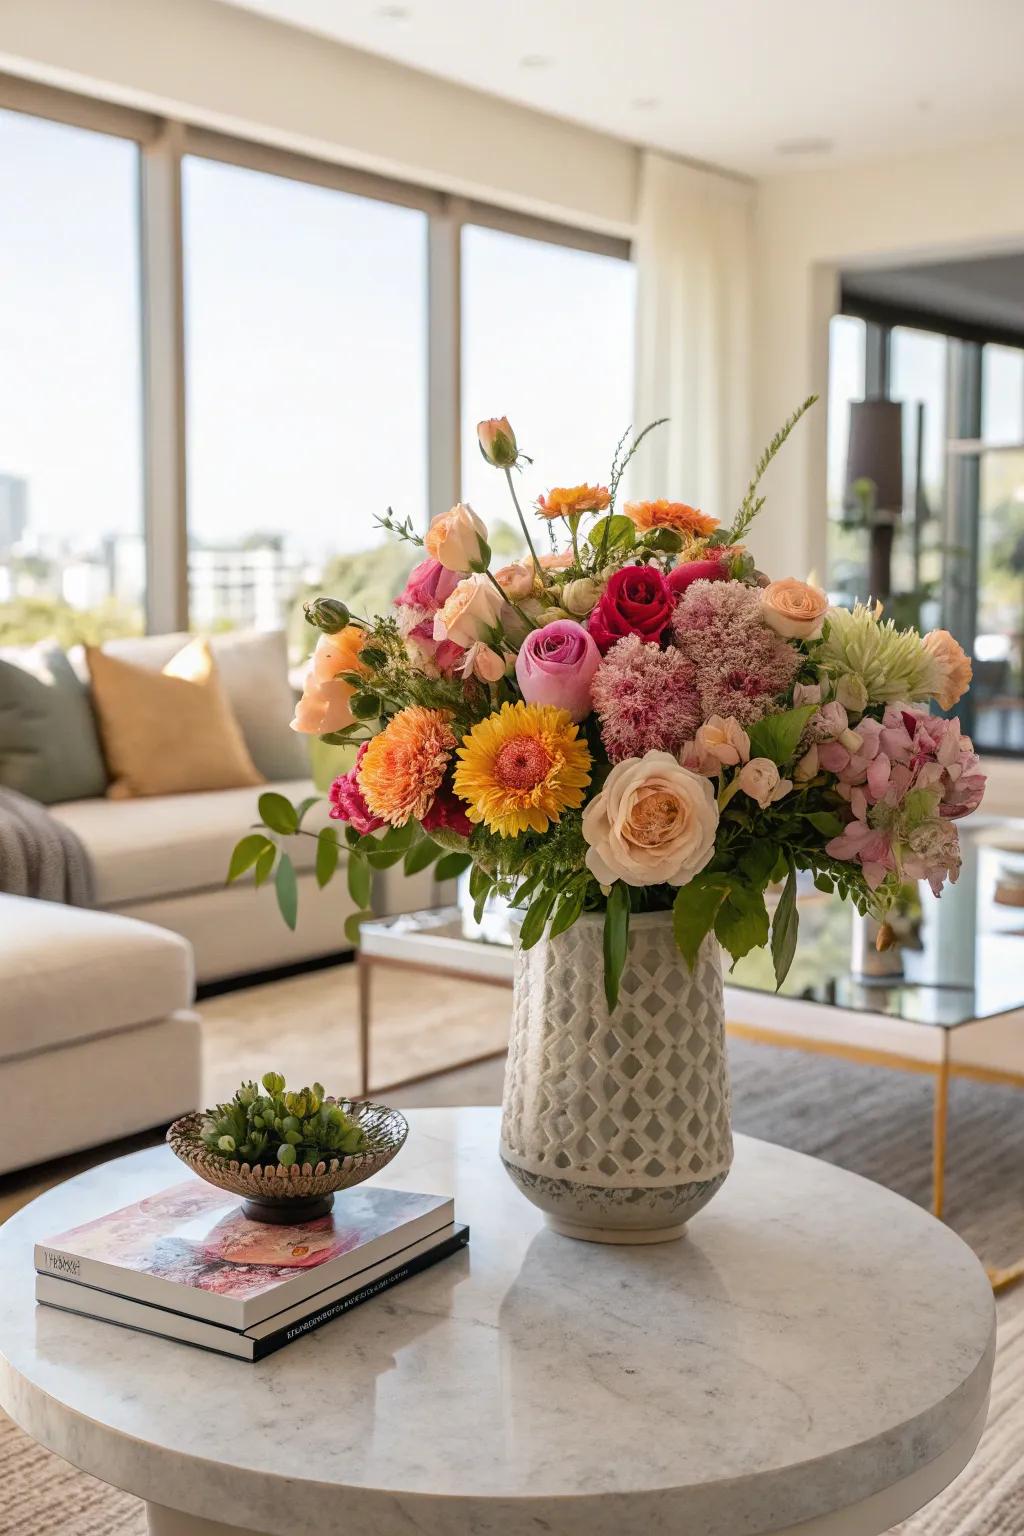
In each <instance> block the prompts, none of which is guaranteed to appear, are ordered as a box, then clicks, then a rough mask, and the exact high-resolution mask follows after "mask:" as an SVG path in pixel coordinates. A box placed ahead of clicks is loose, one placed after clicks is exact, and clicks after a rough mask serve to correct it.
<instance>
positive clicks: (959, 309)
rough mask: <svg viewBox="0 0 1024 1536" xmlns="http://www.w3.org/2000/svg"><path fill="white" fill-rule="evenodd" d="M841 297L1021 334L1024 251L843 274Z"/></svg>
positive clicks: (1023, 324) (1023, 329)
mask: <svg viewBox="0 0 1024 1536" xmlns="http://www.w3.org/2000/svg"><path fill="white" fill-rule="evenodd" d="M843 297H844V299H851V298H852V299H867V300H869V301H873V302H875V303H880V304H889V305H892V306H894V307H895V308H897V309H900V308H909V309H914V310H918V311H926V312H928V313H930V314H932V315H934V316H937V317H940V318H945V319H947V320H953V321H960V322H964V323H966V324H968V325H974V326H982V327H986V328H988V329H990V330H993V331H996V332H1006V333H1016V335H1017V336H1018V337H1021V336H1024V255H1021V254H1020V253H1018V252H1014V253H1012V254H1008V255H1004V256H982V257H978V258H976V259H974V260H971V261H941V262H924V263H920V264H919V265H915V266H907V267H884V268H882V267H879V268H873V269H872V270H870V271H861V272H849V273H844V274H843Z"/></svg>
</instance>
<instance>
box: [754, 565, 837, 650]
mask: <svg viewBox="0 0 1024 1536" xmlns="http://www.w3.org/2000/svg"><path fill="white" fill-rule="evenodd" d="M827 612H828V598H827V597H826V596H825V594H824V592H822V591H820V590H819V589H818V588H817V587H812V586H809V585H808V583H807V582H806V581H797V579H796V577H795V576H786V577H784V578H783V579H782V581H770V582H769V583H768V585H767V586H766V587H765V589H764V591H763V592H762V593H761V617H762V618H763V619H764V622H765V623H766V624H767V625H768V627H769V629H774V631H775V633H776V634H777V635H781V636H782V638H783V639H784V640H817V638H818V636H819V635H820V634H821V625H822V621H823V619H824V617H825V614H826V613H827Z"/></svg>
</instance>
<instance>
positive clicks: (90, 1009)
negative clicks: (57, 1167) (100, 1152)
mask: <svg viewBox="0 0 1024 1536" xmlns="http://www.w3.org/2000/svg"><path fill="white" fill-rule="evenodd" d="M0 934H2V937H3V942H2V943H0V1082H2V1083H3V1089H4V1109H3V1114H2V1115H0V1173H6V1172H8V1171H9V1170H11V1169H13V1168H24V1167H28V1166H29V1165H31V1164H34V1163H41V1162H46V1161H48V1160H49V1159H50V1158H54V1157H61V1156H63V1155H64V1154H65V1153H68V1152H75V1151H78V1150H80V1149H81V1148H83V1147H90V1146H96V1145H98V1144H100V1143H102V1142H107V1141H114V1140H116V1139H117V1138H118V1137H121V1136H130V1135H133V1134H135V1133H136V1132H138V1131H144V1130H148V1129H149V1128H150V1127H152V1126H154V1125H162V1124H165V1123H166V1122H168V1121H170V1120H173V1119H174V1118H175V1117H176V1116H177V1115H180V1114H184V1113H185V1112H186V1111H187V1110H190V1109H194V1108H195V1107H196V1105H197V1104H198V1103H199V1101H200V1047H199V1020H198V1017H197V1016H196V1014H195V1013H193V1012H192V1010H191V1003H192V1000H193V995H194V978H193V970H192V956H191V953H190V951H189V946H188V944H187V943H186V942H185V941H184V939H182V938H179V936H178V935H177V934H174V933H166V932H163V931H161V930H160V929H158V928H151V927H148V926H147V925H146V924H143V923H137V922H132V921H130V920H129V919H127V918H123V917H113V916H110V915H109V914H107V913H104V912H92V911H85V910H83V909H82V908H81V907H67V906H60V905H58V904H56V903H53V902H48V901H29V900H25V899H23V898H21V897H18V896H5V895H0Z"/></svg>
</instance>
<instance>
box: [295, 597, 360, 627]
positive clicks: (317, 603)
mask: <svg viewBox="0 0 1024 1536" xmlns="http://www.w3.org/2000/svg"><path fill="white" fill-rule="evenodd" d="M302 611H303V613H304V614H305V615H306V623H307V624H312V625H313V626H314V628H316V629H322V630H323V632H324V634H325V635H337V634H339V633H340V631H341V630H343V629H345V628H346V627H347V625H348V624H349V622H350V620H351V617H352V616H351V614H350V613H349V611H348V609H347V608H346V607H345V604H344V603H342V602H340V601H339V600H338V598H336V597H318V598H316V599H315V600H314V601H313V602H311V603H303V605H302Z"/></svg>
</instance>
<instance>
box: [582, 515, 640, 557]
mask: <svg viewBox="0 0 1024 1536" xmlns="http://www.w3.org/2000/svg"><path fill="white" fill-rule="evenodd" d="M606 538H607V540H608V543H607V545H605V539H606ZM587 542H588V543H589V545H590V547H591V549H598V550H604V549H605V548H607V549H608V550H613V549H632V547H633V545H634V544H635V543H636V525H635V524H634V523H633V522H632V520H631V519H630V518H628V517H623V516H622V514H621V513H619V512H616V513H614V514H613V516H611V517H602V518H601V520H600V522H597V523H595V524H594V526H593V528H591V530H590V532H589V533H588V535H587Z"/></svg>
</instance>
